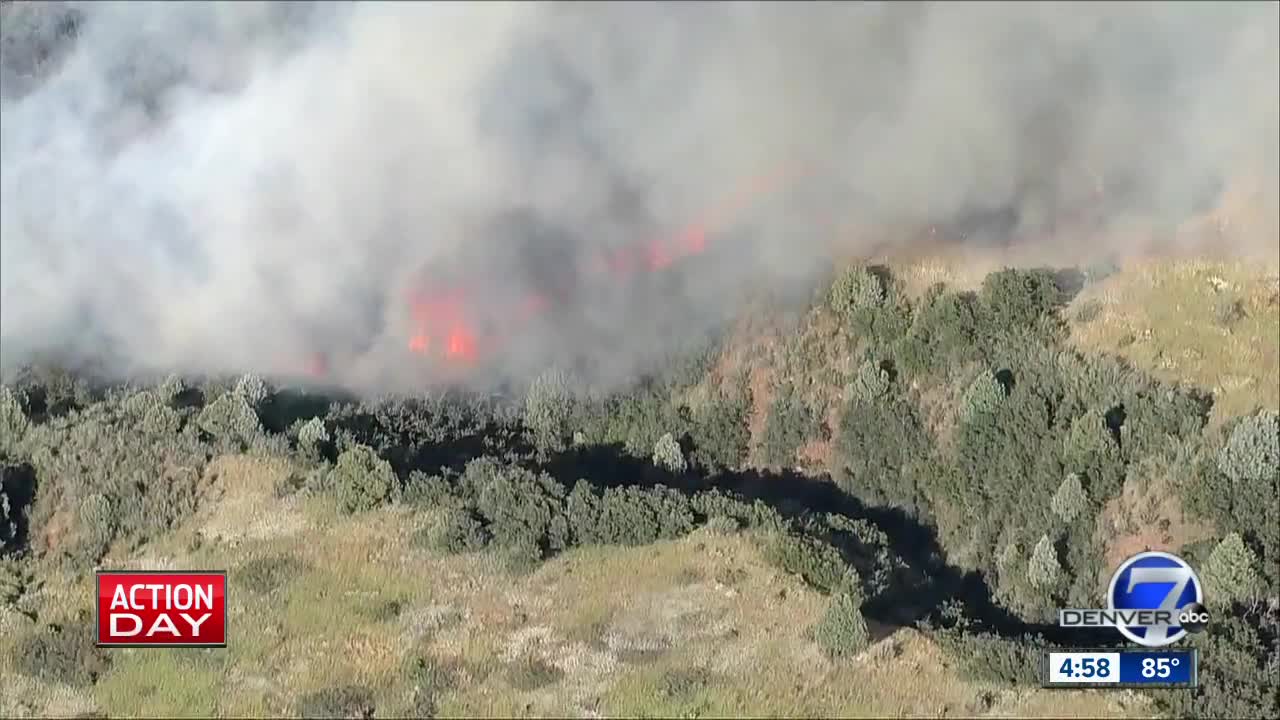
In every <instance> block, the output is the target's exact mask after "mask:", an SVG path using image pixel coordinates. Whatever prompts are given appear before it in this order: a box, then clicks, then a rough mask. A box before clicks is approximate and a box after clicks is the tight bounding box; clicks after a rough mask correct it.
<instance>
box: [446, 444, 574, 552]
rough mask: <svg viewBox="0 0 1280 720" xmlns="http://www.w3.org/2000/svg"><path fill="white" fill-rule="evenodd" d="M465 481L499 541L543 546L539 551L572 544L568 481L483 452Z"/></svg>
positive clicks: (469, 464) (499, 542) (464, 478)
mask: <svg viewBox="0 0 1280 720" xmlns="http://www.w3.org/2000/svg"><path fill="white" fill-rule="evenodd" d="M462 486H463V488H464V490H465V491H466V492H467V493H468V497H470V498H474V501H475V507H476V510H477V511H478V512H479V513H480V515H481V516H482V517H483V518H484V520H485V526H486V528H487V529H488V530H489V532H490V533H492V535H493V542H495V543H496V544H498V545H501V546H504V547H516V546H520V547H526V548H529V547H532V548H538V549H539V550H540V552H539V554H540V555H541V551H543V550H545V551H548V552H558V551H560V550H563V549H564V548H565V547H568V545H569V542H570V539H569V523H568V520H567V518H565V516H564V511H563V508H564V505H563V502H564V495H565V492H564V487H563V486H562V485H560V483H558V482H556V481H555V480H553V479H552V478H551V477H550V476H549V475H546V474H535V473H533V472H531V471H529V470H526V469H524V468H522V467H518V466H514V465H511V466H504V465H503V464H501V463H498V462H495V461H493V460H491V459H487V458H482V459H479V460H475V461H472V462H471V463H468V465H467V468H466V471H465V472H464V473H463V476H462Z"/></svg>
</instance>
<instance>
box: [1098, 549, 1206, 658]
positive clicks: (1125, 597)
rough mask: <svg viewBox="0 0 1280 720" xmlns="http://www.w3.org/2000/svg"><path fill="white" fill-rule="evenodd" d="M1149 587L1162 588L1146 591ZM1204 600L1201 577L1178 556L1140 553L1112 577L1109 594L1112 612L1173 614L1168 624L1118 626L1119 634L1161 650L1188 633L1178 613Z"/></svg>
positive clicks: (1121, 566) (1127, 561)
mask: <svg viewBox="0 0 1280 720" xmlns="http://www.w3.org/2000/svg"><path fill="white" fill-rule="evenodd" d="M1148 585H1156V586H1163V588H1150V589H1143V586H1148ZM1160 590H1163V593H1160ZM1201 600H1202V597H1201V585H1200V578H1199V577H1197V576H1196V573H1195V571H1194V570H1192V569H1191V566H1190V565H1188V564H1187V563H1186V561H1184V560H1183V559H1182V558H1180V557H1178V556H1177V555H1172V554H1170V553H1163V552H1145V553H1139V554H1138V555H1134V556H1133V557H1131V558H1129V559H1128V560H1126V561H1124V563H1122V564H1121V565H1120V567H1119V568H1118V569H1117V570H1116V572H1115V575H1113V576H1112V577H1111V587H1110V588H1109V589H1108V591H1107V601H1108V604H1109V605H1110V609H1111V610H1159V611H1163V612H1168V613H1171V614H1172V615H1173V618H1172V619H1171V620H1170V621H1169V622H1160V623H1155V624H1152V625H1138V626H1130V627H1126V626H1123V625H1118V626H1117V628H1116V629H1117V630H1119V631H1120V634H1122V635H1124V636H1125V637H1126V638H1128V639H1130V640H1132V641H1134V642H1136V643H1138V644H1140V645H1145V646H1147V647H1162V646H1164V645H1168V644H1170V643H1173V642H1176V641H1178V640H1179V639H1181V638H1182V636H1183V635H1185V634H1186V632H1187V631H1186V628H1184V627H1182V626H1181V625H1180V624H1179V622H1178V619H1177V614H1178V613H1179V612H1180V611H1181V610H1182V608H1183V607H1185V606H1187V605H1190V604H1192V603H1199V602H1201ZM1139 633H1141V635H1139Z"/></svg>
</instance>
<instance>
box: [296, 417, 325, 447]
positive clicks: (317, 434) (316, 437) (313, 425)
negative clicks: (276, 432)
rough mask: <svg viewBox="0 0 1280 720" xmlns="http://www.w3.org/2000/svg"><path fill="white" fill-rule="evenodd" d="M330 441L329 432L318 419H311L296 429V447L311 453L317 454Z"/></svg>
mask: <svg viewBox="0 0 1280 720" xmlns="http://www.w3.org/2000/svg"><path fill="white" fill-rule="evenodd" d="M332 439H333V438H332V436H330V435H329V430H328V429H327V428H326V427H325V426H324V421H323V420H321V419H320V418H318V417H315V418H311V419H310V420H308V421H306V422H305V423H303V424H302V426H301V427H299V428H298V446H299V447H301V448H304V449H306V450H309V451H311V452H313V453H314V452H318V451H319V449H320V448H322V447H323V446H324V445H326V444H328V443H329V441H330V440H332Z"/></svg>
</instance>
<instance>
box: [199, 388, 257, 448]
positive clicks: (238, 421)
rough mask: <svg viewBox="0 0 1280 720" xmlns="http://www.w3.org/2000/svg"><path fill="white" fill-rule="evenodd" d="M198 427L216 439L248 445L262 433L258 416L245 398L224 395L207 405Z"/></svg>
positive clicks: (236, 395) (201, 412) (234, 394)
mask: <svg viewBox="0 0 1280 720" xmlns="http://www.w3.org/2000/svg"><path fill="white" fill-rule="evenodd" d="M196 425H197V426H199V428H200V429H201V430H203V431H205V432H207V433H209V434H210V435H212V436H214V437H215V438H219V439H224V440H229V441H231V442H236V443H241V444H242V445H247V444H249V443H251V442H253V440H254V439H255V438H256V437H258V435H259V434H261V432H262V424H261V423H260V422H259V421H258V414H257V413H256V412H254V410H253V406H251V405H250V404H249V403H248V401H247V400H245V399H244V397H243V396H241V395H238V394H236V393H224V394H223V395H220V396H219V397H218V399H216V400H214V401H213V402H212V403H210V404H208V405H206V406H205V407H204V409H203V410H201V411H200V415H199V416H198V417H197V418H196Z"/></svg>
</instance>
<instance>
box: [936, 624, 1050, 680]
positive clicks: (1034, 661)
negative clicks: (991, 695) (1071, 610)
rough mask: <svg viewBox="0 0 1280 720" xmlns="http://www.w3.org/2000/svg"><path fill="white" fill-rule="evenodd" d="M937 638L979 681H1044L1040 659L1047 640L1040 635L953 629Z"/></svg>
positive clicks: (943, 632)
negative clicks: (1012, 634)
mask: <svg viewBox="0 0 1280 720" xmlns="http://www.w3.org/2000/svg"><path fill="white" fill-rule="evenodd" d="M934 637H935V638H937V640H938V641H939V642H940V643H941V644H942V646H943V647H944V648H945V649H946V650H947V654H948V655H950V656H951V657H952V658H955V659H956V660H957V661H958V662H959V663H960V664H961V666H962V667H963V668H964V669H965V670H966V672H967V674H968V675H969V676H970V677H972V678H974V679H975V680H979V681H982V682H993V683H1007V684H1011V685H1015V686H1021V687H1028V688H1030V687H1037V686H1039V684H1040V658H1041V654H1042V653H1043V650H1044V648H1045V643H1044V640H1043V639H1041V638H1040V637H1038V636H1021V637H1008V638H1007V637H1001V636H1000V635H997V634H995V633H991V632H985V631H970V630H961V629H956V628H953V629H946V630H942V631H939V632H936V633H934Z"/></svg>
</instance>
